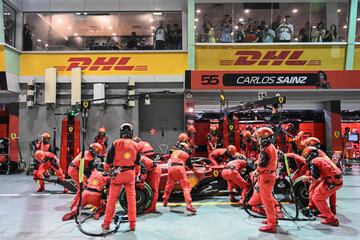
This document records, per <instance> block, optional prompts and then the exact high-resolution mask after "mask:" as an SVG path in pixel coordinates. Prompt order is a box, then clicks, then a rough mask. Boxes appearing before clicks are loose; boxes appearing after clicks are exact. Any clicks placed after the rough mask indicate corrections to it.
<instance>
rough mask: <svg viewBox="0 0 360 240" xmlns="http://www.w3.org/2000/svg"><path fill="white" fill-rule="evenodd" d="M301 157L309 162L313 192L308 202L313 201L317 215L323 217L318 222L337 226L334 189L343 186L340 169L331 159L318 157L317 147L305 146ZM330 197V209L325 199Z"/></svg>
mask: <svg viewBox="0 0 360 240" xmlns="http://www.w3.org/2000/svg"><path fill="white" fill-rule="evenodd" d="M303 157H304V158H306V161H307V162H308V164H309V167H310V170H311V180H312V181H313V182H312V183H311V185H313V186H314V187H313V188H314V189H313V193H312V194H311V196H310V203H309V204H311V202H313V203H314V204H315V206H316V208H317V209H318V210H319V211H320V213H321V214H319V215H318V217H322V218H325V219H323V220H321V221H320V222H321V223H322V224H327V225H331V226H339V220H338V219H337V217H336V215H335V214H336V191H337V190H339V189H340V188H341V187H342V186H343V178H342V175H341V170H340V169H339V168H338V167H337V166H336V165H335V163H334V162H332V161H331V160H329V159H327V158H324V157H320V156H319V152H318V149H316V148H315V147H307V148H305V149H304V151H303ZM328 198H332V199H330V204H332V209H330V208H329V206H328V204H327V203H326V200H327V199H328ZM309 207H310V205H309Z"/></svg>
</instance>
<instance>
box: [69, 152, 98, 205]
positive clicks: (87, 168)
mask: <svg viewBox="0 0 360 240" xmlns="http://www.w3.org/2000/svg"><path fill="white" fill-rule="evenodd" d="M80 159H81V153H79V154H78V155H77V156H76V157H75V158H74V159H73V160H72V161H71V163H70V165H69V168H68V175H69V176H70V177H71V178H72V179H73V180H74V182H75V183H76V186H77V188H78V190H77V192H76V194H75V197H74V200H73V202H72V204H71V207H70V209H72V208H73V206H74V205H75V204H76V203H77V202H78V201H79V195H80V183H79V167H80ZM93 160H94V158H93V155H92V154H91V153H90V151H85V155H84V175H83V176H84V177H83V183H84V184H86V182H87V177H86V176H89V175H90V174H91V171H92V170H93V169H94V165H93ZM84 187H85V186H84Z"/></svg>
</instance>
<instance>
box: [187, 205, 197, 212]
mask: <svg viewBox="0 0 360 240" xmlns="http://www.w3.org/2000/svg"><path fill="white" fill-rule="evenodd" d="M186 210H187V211H189V212H192V213H196V209H195V208H194V207H193V206H192V205H191V204H186Z"/></svg>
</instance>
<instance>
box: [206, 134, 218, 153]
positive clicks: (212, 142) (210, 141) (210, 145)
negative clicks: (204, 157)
mask: <svg viewBox="0 0 360 240" xmlns="http://www.w3.org/2000/svg"><path fill="white" fill-rule="evenodd" d="M206 138H207V150H208V154H209V155H210V154H211V153H212V151H214V150H215V149H216V148H217V144H218V140H219V137H218V135H217V134H216V135H214V134H211V132H210V133H208V135H207V137H206Z"/></svg>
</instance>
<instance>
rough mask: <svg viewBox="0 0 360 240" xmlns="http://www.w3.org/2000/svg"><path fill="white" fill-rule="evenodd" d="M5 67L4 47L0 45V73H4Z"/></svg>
mask: <svg viewBox="0 0 360 240" xmlns="http://www.w3.org/2000/svg"><path fill="white" fill-rule="evenodd" d="M5 70H6V65H5V46H4V45H0V71H2V72H3V71H5Z"/></svg>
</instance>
